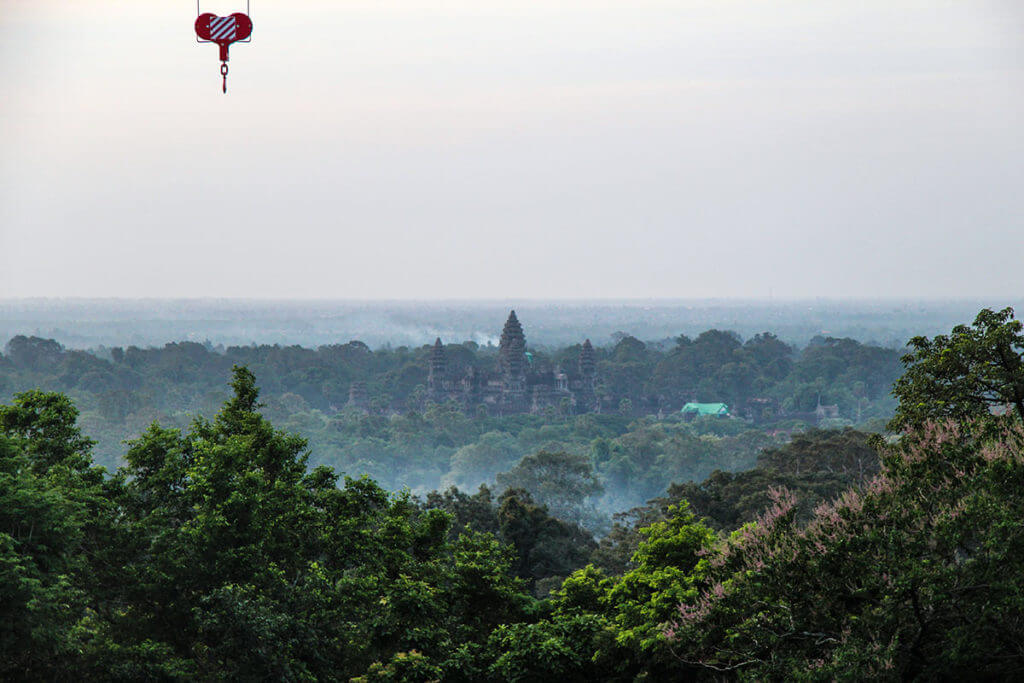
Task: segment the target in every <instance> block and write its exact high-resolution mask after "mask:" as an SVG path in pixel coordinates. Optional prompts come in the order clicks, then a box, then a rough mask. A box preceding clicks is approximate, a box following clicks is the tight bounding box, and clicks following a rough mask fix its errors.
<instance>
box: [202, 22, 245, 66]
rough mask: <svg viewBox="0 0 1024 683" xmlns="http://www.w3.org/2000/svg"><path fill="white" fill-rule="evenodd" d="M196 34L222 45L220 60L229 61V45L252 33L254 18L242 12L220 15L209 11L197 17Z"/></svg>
mask: <svg viewBox="0 0 1024 683" xmlns="http://www.w3.org/2000/svg"><path fill="white" fill-rule="evenodd" d="M196 35H197V36H199V37H200V38H201V39H202V40H208V41H210V42H211V43H217V45H219V46H220V61H222V62H226V61H228V46H230V45H231V43H236V42H238V41H240V40H246V39H247V38H248V37H249V36H251V35H252V20H251V19H250V18H249V17H248V16H247V15H245V14H242V13H241V12H235V13H234V14H232V15H231V16H229V17H218V16H217V15H216V14H211V13H210V12H207V13H205V14H200V15H199V18H198V19H196Z"/></svg>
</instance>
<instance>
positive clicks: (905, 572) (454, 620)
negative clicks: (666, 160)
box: [0, 310, 1024, 681]
mask: <svg viewBox="0 0 1024 683" xmlns="http://www.w3.org/2000/svg"><path fill="white" fill-rule="evenodd" d="M1022 342H1024V334H1022V331H1021V327H1020V325H1019V323H1017V321H1016V320H1015V319H1014V317H1013V312H1012V311H1009V310H1006V311H1001V312H998V313H996V312H992V311H983V312H982V313H981V314H980V315H979V316H978V318H977V319H976V320H975V321H974V323H973V325H964V326H961V327H958V328H957V329H955V330H954V331H953V333H952V334H951V335H948V336H945V335H944V336H940V337H937V338H934V339H925V338H921V339H918V340H916V341H915V342H914V344H913V346H912V352H911V353H909V354H907V355H906V356H905V357H904V362H905V363H906V364H907V373H906V374H905V375H904V376H903V377H902V379H901V380H900V381H899V383H898V384H897V387H896V392H897V395H898V396H899V400H900V403H899V405H898V406H897V410H896V412H895V417H894V418H893V420H892V423H891V426H892V428H893V429H894V430H897V432H896V433H894V434H891V435H890V436H889V438H884V437H883V436H882V435H879V434H874V435H868V434H865V433H863V432H860V431H857V430H855V429H852V428H849V427H847V428H844V429H824V430H808V431H805V432H802V433H797V434H795V435H794V436H793V438H792V439H791V440H788V441H786V442H780V443H765V444H760V445H758V446H757V447H756V449H755V454H754V456H753V458H752V459H750V460H749V461H748V462H747V463H746V464H745V465H744V466H743V467H737V468H735V470H736V471H732V472H729V471H724V470H721V469H720V470H717V471H712V472H710V473H709V475H708V476H707V477H706V478H702V480H700V481H690V480H683V479H674V480H673V481H671V482H670V485H667V486H666V487H664V488H663V489H662V490H661V491H660V492H658V493H657V494H656V495H655V496H653V497H652V499H651V500H650V501H649V502H647V503H644V504H642V505H639V506H635V507H633V508H631V509H629V510H628V511H626V512H623V513H622V514H620V515H617V516H616V519H615V520H614V523H613V524H612V525H611V526H610V527H608V528H604V529H596V528H595V527H596V526H597V525H598V523H597V522H595V521H594V517H595V509H594V499H595V496H597V495H598V494H600V492H601V491H602V490H603V489H605V488H607V486H608V483H609V482H610V481H612V479H611V478H610V475H609V472H611V471H612V470H611V469H609V468H608V467H606V466H605V464H606V463H607V462H618V460H617V459H616V456H615V453H616V449H617V448H622V447H624V444H625V443H626V442H628V438H637V439H640V440H641V441H643V442H644V443H645V444H649V443H660V444H662V446H661V450H657V448H655V452H656V455H655V457H654V462H655V465H654V466H653V467H652V469H654V470H659V469H661V467H662V465H663V464H665V463H668V462H672V457H671V454H673V453H675V452H676V451H677V450H685V449H686V448H687V444H688V443H689V440H690V439H697V440H700V439H701V438H702V436H708V434H703V435H701V434H700V432H701V430H702V429H703V428H704V427H703V425H702V423H687V422H678V423H675V422H668V421H652V422H644V421H642V420H640V421H637V420H634V419H633V418H629V417H626V416H621V415H620V416H617V417H616V419H619V420H623V421H628V422H627V423H625V424H624V427H623V431H622V433H621V435H619V436H614V437H609V436H603V437H602V436H598V437H595V438H594V442H595V443H594V445H593V447H592V449H591V450H590V451H589V452H588V453H586V454H579V453H573V452H569V451H565V450H558V449H551V448H548V447H546V446H544V447H537V448H535V449H534V450H533V452H531V453H530V454H529V455H528V456H527V457H525V458H521V459H519V460H518V461H517V462H515V463H513V464H512V466H510V467H507V468H505V469H504V471H503V472H502V473H500V474H499V475H498V476H497V477H496V481H497V484H498V485H499V487H500V490H492V489H491V488H490V487H489V486H486V485H485V486H480V487H479V488H478V489H477V490H476V491H465V490H460V489H457V488H446V489H443V490H435V491H430V492H427V493H425V494H424V495H420V496H415V495H413V494H411V493H410V492H409V491H404V492H397V493H396V492H389V491H387V490H386V489H385V488H382V487H381V486H380V485H379V484H377V483H376V482H374V481H373V480H372V479H369V478H365V477H363V478H348V477H339V475H338V473H337V472H336V471H335V470H334V469H332V468H331V467H328V466H324V465H319V466H316V465H315V464H314V462H313V460H312V457H313V456H312V452H311V450H310V448H309V443H308V442H307V441H306V440H305V439H303V438H302V437H301V436H299V435H297V434H295V433H293V432H291V431H289V430H283V429H279V428H277V427H275V426H274V425H273V423H272V421H271V420H270V419H268V417H267V416H266V415H265V414H264V413H263V412H261V410H260V396H261V394H260V389H259V388H258V386H257V382H256V376H255V375H254V373H253V372H252V371H251V370H250V369H248V368H246V367H244V366H241V365H236V366H235V367H233V368H231V369H230V370H229V373H228V374H229V375H230V377H231V384H230V391H229V392H228V395H227V398H226V400H225V401H224V402H223V404H222V406H221V407H220V409H219V410H218V411H217V412H216V414H215V415H212V416H211V417H196V418H195V419H193V420H192V421H191V422H190V423H189V424H188V425H187V426H186V427H185V428H179V427H175V426H168V425H161V424H159V423H153V424H151V425H149V426H148V427H146V428H144V429H143V430H141V431H140V432H139V433H138V434H137V435H136V436H135V438H134V439H132V440H131V441H130V443H128V444H127V445H126V447H125V450H124V455H123V458H122V459H121V461H122V462H123V465H121V466H120V467H118V468H117V469H116V470H106V469H104V468H102V467H99V466H97V465H96V464H95V462H94V460H93V449H94V446H95V444H94V442H93V441H92V440H91V439H90V438H88V436H87V435H86V434H85V433H83V430H82V428H81V425H80V424H79V419H78V418H79V412H78V409H77V408H76V406H75V404H74V401H73V400H72V399H70V398H69V397H68V396H66V395H64V394H61V393H54V392H48V391H43V390H39V389H32V390H28V391H24V392H19V393H18V395H16V396H15V397H14V398H13V400H12V401H11V402H10V403H9V404H8V405H3V406H0V617H2V623H3V624H4V625H5V626H4V628H3V629H0V677H2V678H4V679H5V680H40V679H48V680H65V679H72V678H78V679H81V678H87V679H104V680H111V679H113V680H138V679H160V680H197V679H198V680H255V679H268V678H269V679H283V680H350V681H371V680H379V681H385V680H391V681H433V680H445V681H541V680H553V679H559V678H563V679H568V680H621V681H629V680H667V679H673V680H674V679H680V678H695V679H698V680H723V679H724V680H732V679H747V680H789V679H802V680H835V679H849V680H865V679H884V680H895V679H910V680H936V679H950V678H951V679H969V678H979V677H980V678H986V679H1001V680H1009V679H1015V678H1018V677H1020V676H1021V675H1022V674H1024V650H1022V649H1021V643H1022V642H1024V616H1022V615H1024V582H1021V580H1020V577H1021V576H1022V575H1024V526H1022V525H1021V523H1020V520H1021V519H1022V517H1024V426H1022V422H1021V415H1020V414H1019V413H1018V411H1017V410H1015V402H1014V400H1013V399H1014V397H1015V396H1017V394H1018V391H1019V382H1020V372H1019V371H1020V367H1021V360H1022V358H1021V353H1022V351H1024V344H1022ZM41 347H42V351H43V354H42V355H41V356H40V357H41V358H42V357H44V356H48V358H47V359H46V360H44V361H41V362H35V361H33V362H32V363H30V365H31V364H34V368H35V369H34V371H36V372H41V371H44V370H45V368H47V367H50V370H49V371H50V372H53V368H54V367H61V366H62V365H63V364H64V363H66V362H67V361H68V359H67V358H66V356H67V354H66V353H65V352H62V351H61V349H60V347H59V346H57V345H46V344H43V345H41ZM634 349H635V346H634ZM4 363H5V365H7V367H8V368H9V367H11V366H14V367H16V368H23V367H24V364H25V358H24V357H20V358H19V357H18V353H15V354H10V355H8V356H6V357H5V360H4ZM47 363H49V364H50V365H49V366H47V365H46V364H47ZM108 365H109V366H110V367H111V368H114V369H115V371H116V366H115V365H114V364H112V363H108ZM19 372H24V370H19ZM993 397H998V398H1000V400H999V401H996V402H995V404H996V407H995V408H993V400H992V399H993ZM442 408H443V407H442ZM448 410H449V413H452V414H449V417H450V418H451V419H456V417H455V415H454V413H457V412H458V411H456V410H454V409H448ZM364 417H367V418H369V417H374V418H380V419H388V420H390V419H392V417H387V418H384V416H381V415H372V414H369V413H368V414H367V415H365V416H364ZM536 417H537V416H506V417H504V418H501V419H523V420H529V419H534V418H536ZM602 417H603V416H594V415H585V416H575V417H574V418H573V419H574V420H584V419H590V420H595V421H596V422H595V424H596V425H597V428H598V429H601V428H607V427H608V425H607V424H604V423H602V422H601V419H600V418H602ZM420 419H426V418H424V417H423V416H422V415H421V416H420ZM463 419H466V420H468V421H473V420H475V419H478V418H477V417H475V416H474V417H467V416H463ZM479 419H494V418H490V417H487V418H483V417H481V418H479ZM727 422H728V421H727ZM711 424H716V423H714V422H712V423H711ZM524 429H525V428H524ZM747 434H748V432H747V431H744V432H742V433H740V434H737V435H735V436H733V437H727V436H721V435H715V436H712V438H711V440H710V441H711V442H712V443H716V444H718V443H719V442H720V441H724V440H725V439H727V438H736V439H739V438H744V437H745V436H746V435H747ZM625 437H628V438H627V439H626V441H623V440H622V439H623V438H625ZM495 438H498V437H492V440H493V439H495ZM492 445H493V444H492ZM648 448H649V446H648V445H644V446H643V447H642V448H638V449H636V450H634V451H631V453H632V454H633V455H637V454H640V455H642V454H645V453H648ZM494 451H495V452H498V453H500V452H501V448H500V444H498V445H494ZM602 459H603V460H602ZM628 460H629V458H627V461H628ZM603 463H605V464H603ZM643 471H644V470H643V469H642V467H641V468H640V469H638V470H637V472H643ZM630 479H631V475H628V474H627V475H624V480H625V481H629V480H630ZM595 532H596V533H595Z"/></svg>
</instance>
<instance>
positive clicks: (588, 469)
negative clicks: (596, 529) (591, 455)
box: [497, 451, 604, 524]
mask: <svg viewBox="0 0 1024 683" xmlns="http://www.w3.org/2000/svg"><path fill="white" fill-rule="evenodd" d="M497 481H498V488H499V489H502V490H508V489H523V490H525V491H528V492H529V493H530V495H531V496H532V497H533V498H534V500H536V501H537V502H539V503H540V504H541V505H545V506H547V508H548V509H549V510H550V511H551V514H553V515H554V516H555V517H558V518H559V519H564V520H566V521H569V522H573V523H576V524H584V523H586V522H591V523H593V522H594V521H595V520H594V516H595V511H594V508H593V504H592V502H591V499H592V498H593V497H594V496H597V495H599V494H600V493H601V492H602V491H603V490H604V488H603V487H602V486H601V482H600V481H598V479H597V476H596V475H595V474H594V468H593V466H592V465H591V464H590V460H589V459H588V458H587V457H586V456H582V455H573V454H571V453H564V452H560V453H552V452H549V451H540V452H538V453H535V454H533V455H528V456H526V457H525V458H523V459H522V460H520V461H519V464H517V465H516V466H515V467H513V468H512V469H511V470H509V471H508V472H504V473H501V474H498V475H497Z"/></svg>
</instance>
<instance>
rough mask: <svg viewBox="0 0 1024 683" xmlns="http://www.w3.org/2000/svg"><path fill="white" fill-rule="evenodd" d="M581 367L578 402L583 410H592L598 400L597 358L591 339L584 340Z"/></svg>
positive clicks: (581, 350)
mask: <svg viewBox="0 0 1024 683" xmlns="http://www.w3.org/2000/svg"><path fill="white" fill-rule="evenodd" d="M579 369H580V386H579V392H578V396H577V403H578V404H579V406H580V408H581V409H582V410H583V411H590V410H593V409H594V406H595V403H596V402H597V394H596V391H595V378H596V376H597V359H596V357H595V355H594V346H593V345H592V344H591V343H590V340H589V339H588V340H586V341H585V342H583V348H581V349H580V360H579Z"/></svg>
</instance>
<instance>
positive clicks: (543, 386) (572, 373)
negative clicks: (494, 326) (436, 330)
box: [427, 311, 599, 415]
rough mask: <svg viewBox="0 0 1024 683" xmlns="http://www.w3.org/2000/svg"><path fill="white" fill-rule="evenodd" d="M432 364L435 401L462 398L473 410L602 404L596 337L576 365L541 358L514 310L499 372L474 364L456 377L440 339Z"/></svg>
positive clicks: (582, 408) (588, 408) (585, 408)
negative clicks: (554, 364)
mask: <svg viewBox="0 0 1024 683" xmlns="http://www.w3.org/2000/svg"><path fill="white" fill-rule="evenodd" d="M427 362H428V368H427V398H428V399H429V400H430V401H433V402H435V403H443V402H446V401H456V402H457V403H460V404H461V405H463V406H464V407H465V408H467V409H475V408H477V407H478V406H485V407H486V408H487V410H488V411H489V412H491V413H493V414H497V415H511V414H516V413H531V412H532V413H540V412H543V411H545V410H547V409H549V408H555V409H557V410H564V409H566V407H568V409H569V411H571V412H573V413H589V412H596V411H597V410H598V407H599V406H598V401H597V392H596V381H597V362H596V359H595V352H594V347H593V345H592V344H591V343H590V340H589V339H587V340H586V341H584V342H583V346H582V348H581V350H580V355H579V358H578V360H577V362H576V363H575V364H573V365H574V366H575V367H573V365H570V366H569V367H563V366H557V367H551V366H550V365H549V364H546V363H541V362H535V361H534V357H533V354H531V353H530V352H528V351H527V350H526V335H525V333H524V332H523V326H522V324H521V323H520V322H519V318H518V317H517V316H516V312H515V311H511V312H510V313H509V316H508V319H507V320H506V321H505V327H504V328H503V329H502V331H501V339H500V341H499V343H498V362H497V366H496V367H495V369H494V372H490V373H488V372H481V371H479V370H477V369H475V368H469V369H468V370H467V371H465V372H464V373H461V375H460V376H457V377H456V376H453V374H452V372H451V371H450V368H449V367H448V361H447V355H446V353H445V349H444V344H443V343H442V341H441V339H440V338H438V339H437V340H436V341H435V342H434V346H433V348H432V349H431V350H430V356H429V358H428V361H427Z"/></svg>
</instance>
